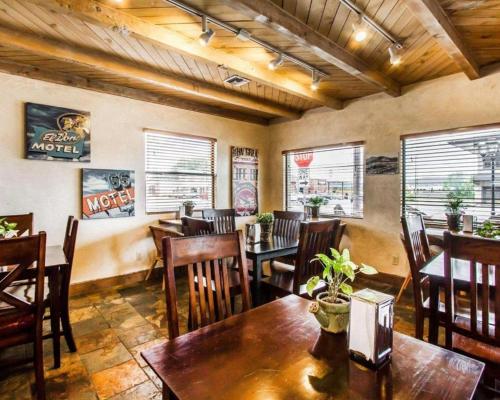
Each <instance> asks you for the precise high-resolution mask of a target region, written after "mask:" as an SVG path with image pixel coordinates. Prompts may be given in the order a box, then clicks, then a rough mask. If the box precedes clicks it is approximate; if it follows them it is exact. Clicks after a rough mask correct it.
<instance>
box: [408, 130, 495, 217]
mask: <svg viewBox="0 0 500 400" xmlns="http://www.w3.org/2000/svg"><path fill="white" fill-rule="evenodd" d="M499 141H500V128H484V129H468V130H461V131H460V132H455V133H444V134H438V135H433V136H421V137H418V136H417V137H409V138H404V139H403V140H402V149H401V153H402V157H401V158H402V195H401V198H402V206H403V213H405V212H414V213H421V214H423V215H424V218H425V219H426V220H427V221H428V222H429V223H430V224H431V225H432V224H434V225H436V226H439V225H443V226H444V224H445V220H446V216H445V213H446V203H447V201H448V194H449V193H454V194H455V195H458V196H459V197H461V198H463V201H464V206H465V207H466V208H465V212H466V213H467V214H472V215H475V216H477V217H478V220H479V221H483V220H485V219H488V218H492V219H493V220H497V221H498V220H499V215H500V179H499V173H500V147H499Z"/></svg>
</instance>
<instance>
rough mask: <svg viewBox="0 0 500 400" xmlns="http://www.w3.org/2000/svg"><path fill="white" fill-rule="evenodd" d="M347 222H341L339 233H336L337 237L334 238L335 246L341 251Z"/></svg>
mask: <svg viewBox="0 0 500 400" xmlns="http://www.w3.org/2000/svg"><path fill="white" fill-rule="evenodd" d="M346 226H347V224H346V223H344V222H340V223H339V227H338V229H337V233H336V234H335V238H334V239H333V248H334V249H336V250H339V251H340V243H341V242H342V238H343V237H344V232H345V228H346Z"/></svg>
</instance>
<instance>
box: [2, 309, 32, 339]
mask: <svg viewBox="0 0 500 400" xmlns="http://www.w3.org/2000/svg"><path fill="white" fill-rule="evenodd" d="M34 325H35V314H34V313H32V312H20V311H18V310H17V309H14V308H3V309H0V343H1V342H2V339H4V338H5V337H6V336H12V335H15V334H17V333H19V332H23V331H26V330H28V329H32V328H33V327H34Z"/></svg>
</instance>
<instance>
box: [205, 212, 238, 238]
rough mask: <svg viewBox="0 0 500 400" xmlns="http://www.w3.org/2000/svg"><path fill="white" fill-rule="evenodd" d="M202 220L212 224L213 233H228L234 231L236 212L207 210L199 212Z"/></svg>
mask: <svg viewBox="0 0 500 400" xmlns="http://www.w3.org/2000/svg"><path fill="white" fill-rule="evenodd" d="M201 215H202V217H203V219H208V220H210V221H213V222H214V232H215V233H229V232H235V231H236V210H235V209H234V208H228V209H220V210H216V209H213V208H207V209H205V210H201Z"/></svg>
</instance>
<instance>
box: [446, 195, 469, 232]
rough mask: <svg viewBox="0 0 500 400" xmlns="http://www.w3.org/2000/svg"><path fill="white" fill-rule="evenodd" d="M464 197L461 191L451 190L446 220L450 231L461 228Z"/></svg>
mask: <svg viewBox="0 0 500 400" xmlns="http://www.w3.org/2000/svg"><path fill="white" fill-rule="evenodd" d="M464 208H465V207H464V199H463V198H462V196H461V195H460V194H459V193H456V192H449V193H448V203H447V204H446V211H447V213H446V221H447V223H448V229H449V230H450V231H458V230H460V219H461V218H462V213H463V210H464Z"/></svg>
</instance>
